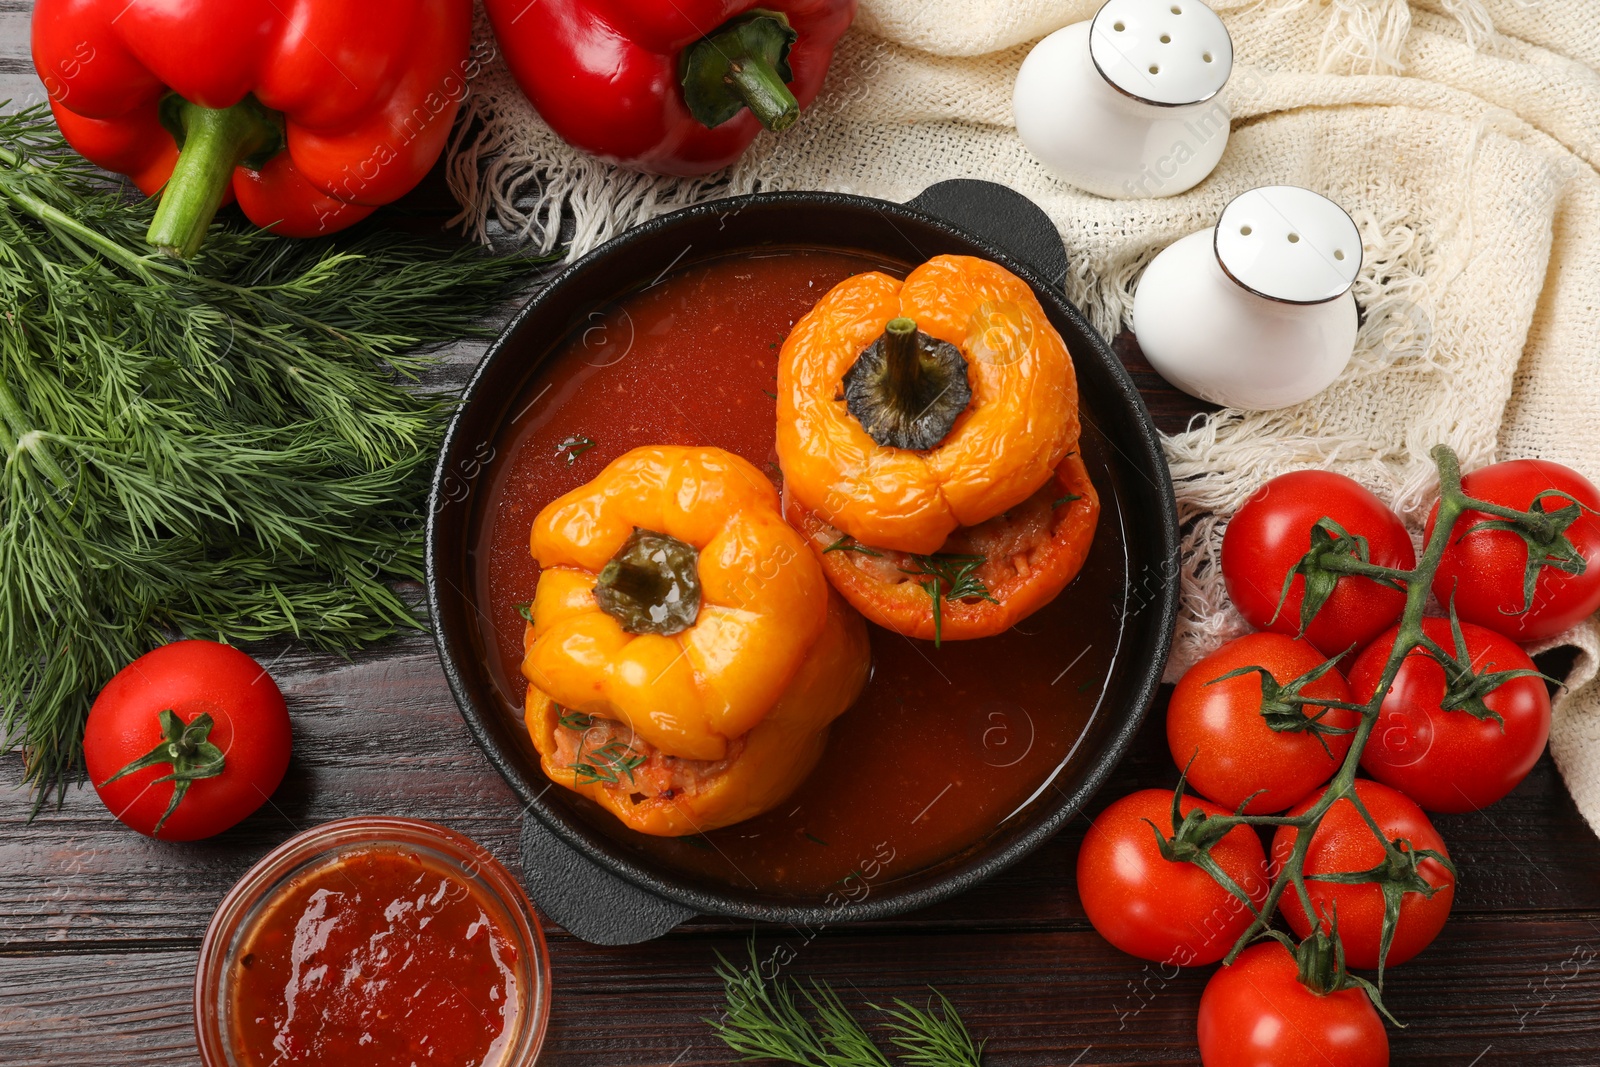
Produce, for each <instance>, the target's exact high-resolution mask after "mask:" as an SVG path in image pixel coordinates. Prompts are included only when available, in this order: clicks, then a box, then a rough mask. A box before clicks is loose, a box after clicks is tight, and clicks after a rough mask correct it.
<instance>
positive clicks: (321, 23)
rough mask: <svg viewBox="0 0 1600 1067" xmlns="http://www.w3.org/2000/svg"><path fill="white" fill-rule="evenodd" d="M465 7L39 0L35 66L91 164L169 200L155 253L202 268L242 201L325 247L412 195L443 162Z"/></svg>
mask: <svg viewBox="0 0 1600 1067" xmlns="http://www.w3.org/2000/svg"><path fill="white" fill-rule="evenodd" d="M471 24H472V4H471V0H384V2H383V3H382V4H374V3H371V2H370V0H134V2H132V3H130V2H129V0H38V3H37V4H36V5H35V6H34V9H33V62H34V66H35V67H36V68H37V69H38V71H39V75H40V77H41V78H43V79H44V83H45V87H46V89H47V90H48V91H49V93H50V106H51V109H52V110H53V111H54V112H55V118H56V123H57V125H59V126H60V127H61V132H62V133H63V134H65V135H66V138H67V140H68V142H70V143H71V144H72V146H73V147H74V148H76V149H77V150H78V151H79V152H81V153H83V155H84V156H85V157H87V158H88V159H89V160H90V161H91V162H93V163H95V164H97V165H99V166H101V167H104V168H106V169H107V170H113V171H117V172H119V173H122V174H127V175H129V176H131V177H132V178H133V180H134V181H135V182H136V183H137V184H138V186H139V188H140V189H142V190H143V191H144V192H145V193H146V194H148V195H154V194H155V193H156V192H157V191H160V190H164V191H163V192H162V197H161V204H160V206H159V208H158V209H157V211H156V216H155V221H154V223H153V224H152V225H151V228H150V242H151V243H152V244H154V245H156V246H157V247H159V248H162V249H163V250H165V251H168V252H171V253H173V254H175V255H183V256H188V255H193V254H194V252H195V251H196V250H197V249H198V248H199V247H200V243H201V241H202V240H203V239H204V238H205V232H206V228H207V226H208V225H209V224H210V222H211V218H212V216H213V215H215V213H216V211H217V209H218V208H219V207H220V206H222V204H224V203H225V202H227V201H230V200H232V199H234V198H237V199H238V201H239V206H240V207H241V208H243V209H244V213H245V214H246V215H247V216H249V218H250V220H251V221H252V222H254V223H255V224H256V225H257V226H262V227H268V226H270V227H272V228H273V230H274V232H276V233H281V234H286V235H288V236H292V237H309V236H314V235H316V234H321V233H329V232H332V231H334V230H339V229H343V228H344V227H346V226H349V225H351V224H352V223H354V222H356V221H358V220H360V219H362V218H364V217H365V216H367V215H368V214H370V213H371V212H372V211H373V210H374V208H376V207H377V206H378V205H380V204H387V203H389V202H390V201H392V200H395V199H397V198H399V197H400V196H403V195H404V194H405V193H406V192H408V191H410V189H411V188H412V187H413V186H415V185H416V184H417V182H418V181H420V180H421V178H422V177H423V175H425V174H427V172H428V170H429V168H430V167H432V166H433V163H434V161H435V160H437V159H438V158H439V153H440V152H441V151H442V150H443V149H444V144H445V140H446V138H447V137H448V136H449V133H450V126H451V123H452V122H453V121H454V119H455V114H456V109H457V107H458V106H459V105H460V102H461V99H462V98H463V97H464V96H465V95H466V79H467V76H468V75H469V73H470V69H469V67H470V64H469V62H468V56H467V46H468V43H469V38H470V35H471V29H472V26H471Z"/></svg>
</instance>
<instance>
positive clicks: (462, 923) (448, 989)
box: [232, 845, 517, 1067]
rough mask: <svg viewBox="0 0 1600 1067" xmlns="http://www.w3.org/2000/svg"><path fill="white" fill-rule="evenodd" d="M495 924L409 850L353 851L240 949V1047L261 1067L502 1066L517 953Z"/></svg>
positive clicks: (481, 903) (298, 885)
mask: <svg viewBox="0 0 1600 1067" xmlns="http://www.w3.org/2000/svg"><path fill="white" fill-rule="evenodd" d="M497 911H498V908H497V907H496V906H495V905H494V904H492V903H490V902H488V901H486V900H484V899H483V897H482V895H481V894H479V893H477V892H475V891H474V890H473V889H472V888H471V887H470V886H469V885H468V884H467V883H466V882H463V881H462V880H461V879H460V878H458V877H457V876H456V875H455V874H453V873H452V872H451V871H449V870H446V869H444V868H443V867H441V866H440V865H439V864H438V863H437V862H436V861H433V862H430V861H429V860H428V859H427V858H425V857H424V856H423V855H422V854H420V853H417V852H414V851H410V850H405V849H399V848H394V847H390V846H383V845H376V846H371V847H367V848H360V849H352V850H351V851H349V852H346V853H344V854H342V855H340V856H339V857H338V858H336V859H334V860H333V861H331V862H329V863H326V864H324V865H322V866H320V867H316V868H313V869H312V870H309V871H307V872H305V873H304V874H302V875H300V876H298V877H297V878H295V879H294V881H293V883H292V884H291V885H290V886H289V887H287V890H286V891H284V892H283V893H281V895H280V896H279V897H278V898H277V900H276V901H275V902H274V904H273V905H272V907H271V908H270V909H269V910H268V911H267V913H266V914H265V915H263V916H262V918H261V920H260V921H259V922H258V923H257V924H256V925H255V927H254V928H253V930H252V931H251V934H250V936H249V938H248V939H247V940H246V941H245V942H244V944H243V946H242V949H243V952H242V953H241V955H240V956H239V960H238V968H237V970H236V971H235V973H234V985H233V991H234V992H233V996H234V1002H233V1010H232V1017H233V1026H234V1033H235V1037H236V1043H237V1047H239V1048H242V1049H246V1050H248V1053H247V1054H248V1055H249V1057H250V1058H251V1062H252V1063H260V1064H263V1065H266V1064H293V1063H305V1064H332V1063H339V1064H350V1063H362V1064H371V1065H373V1067H378V1065H383V1064H395V1065H397V1067H404V1065H409V1064H417V1065H418V1067H421V1065H423V1064H441V1065H448V1067H479V1065H485V1064H495V1063H498V1062H499V1059H500V1055H501V1048H502V1046H503V1043H504V1038H505V1036H506V1029H507V1028H506V1023H507V1021H508V1020H507V1018H506V1016H507V1013H508V1012H514V1011H515V1010H516V1007H515V1005H516V997H517V989H516V985H517V977H516V963H517V947H516V945H515V944H513V943H512V941H511V939H510V938H509V937H508V936H507V934H506V930H505V926H504V921H503V919H501V918H500V917H499V916H498V915H497V914H496V912H497Z"/></svg>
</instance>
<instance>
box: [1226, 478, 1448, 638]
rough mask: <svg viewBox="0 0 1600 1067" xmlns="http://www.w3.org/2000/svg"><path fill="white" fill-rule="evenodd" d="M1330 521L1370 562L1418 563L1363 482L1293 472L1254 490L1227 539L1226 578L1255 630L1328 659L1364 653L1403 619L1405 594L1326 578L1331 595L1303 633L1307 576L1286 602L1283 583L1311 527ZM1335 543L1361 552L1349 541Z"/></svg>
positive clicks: (1364, 581)
mask: <svg viewBox="0 0 1600 1067" xmlns="http://www.w3.org/2000/svg"><path fill="white" fill-rule="evenodd" d="M1324 518H1326V519H1330V520H1332V521H1333V522H1335V523H1337V524H1338V526H1339V527H1340V528H1342V529H1343V530H1344V531H1345V533H1347V534H1349V535H1350V536H1351V537H1352V538H1356V537H1359V538H1364V539H1365V541H1366V546H1367V553H1368V561H1369V562H1371V563H1375V564H1377V565H1378V566H1381V567H1393V568H1396V569H1399V570H1410V569H1411V568H1413V567H1415V566H1416V565H1417V555H1416V550H1415V549H1413V548H1412V546H1411V538H1410V536H1409V535H1408V534H1407V533H1406V528H1405V524H1404V523H1402V522H1401V521H1400V518H1399V516H1397V515H1395V513H1394V512H1392V511H1390V510H1389V508H1388V507H1387V506H1386V505H1385V504H1384V503H1383V501H1381V500H1379V499H1378V498H1377V497H1375V496H1373V495H1372V494H1371V493H1370V492H1368V491H1367V490H1366V489H1364V488H1363V487H1362V486H1361V484H1360V483H1359V482H1356V481H1354V480H1352V479H1350V478H1346V477H1345V476H1344V475H1342V474H1334V473H1332V472H1330V471H1293V472H1291V473H1289V474H1284V475H1280V476H1279V477H1277V478H1274V479H1272V480H1271V481H1269V482H1267V483H1266V484H1265V485H1263V486H1262V487H1261V488H1260V489H1258V490H1256V493H1255V495H1254V496H1252V497H1251V498H1250V499H1249V500H1247V501H1246V502H1245V505H1244V507H1242V508H1240V509H1239V511H1238V512H1237V513H1236V514H1235V515H1234V516H1233V519H1232V520H1231V521H1230V522H1229V523H1228V529H1227V531H1226V532H1225V533H1224V534H1223V536H1222V578H1223V581H1224V582H1225V583H1226V584H1227V587H1228V596H1229V597H1231V598H1232V600H1233V603H1234V606H1235V607H1237V608H1238V609H1239V614H1241V615H1243V616H1244V617H1245V619H1246V620H1247V621H1248V622H1249V623H1250V625H1251V626H1254V627H1255V628H1256V629H1258V630H1271V631H1273V632H1274V633H1280V634H1299V635H1300V636H1302V637H1304V638H1305V639H1306V640H1307V641H1310V642H1311V643H1312V644H1313V645H1315V646H1316V647H1317V648H1318V649H1319V650H1321V651H1322V652H1323V653H1324V654H1326V655H1329V656H1342V655H1343V654H1344V653H1345V652H1347V651H1349V650H1351V649H1355V650H1357V651H1359V650H1360V649H1362V648H1364V647H1365V646H1366V644H1367V643H1368V642H1369V641H1371V640H1372V639H1373V638H1374V637H1376V636H1378V635H1379V634H1380V633H1382V632H1383V631H1384V630H1385V629H1387V628H1388V627H1389V626H1390V625H1392V624H1393V623H1394V622H1395V621H1396V620H1397V619H1399V618H1400V613H1401V612H1402V611H1404V610H1405V600H1406V595H1405V593H1404V592H1403V591H1402V590H1400V589H1396V588H1395V587H1393V586H1391V585H1385V584H1383V583H1381V582H1378V581H1375V580H1373V579H1371V578H1363V577H1358V576H1355V575H1348V574H1346V575H1338V576H1336V577H1335V576H1332V575H1328V576H1326V577H1325V579H1323V580H1325V581H1327V582H1328V584H1329V585H1331V591H1329V592H1328V595H1327V599H1326V600H1325V601H1324V602H1323V604H1322V607H1321V609H1320V610H1318V611H1317V613H1316V616H1315V618H1313V619H1312V620H1311V624H1310V625H1309V626H1307V627H1306V628H1305V632H1304V633H1303V634H1301V633H1300V624H1301V619H1300V609H1301V606H1302V604H1303V603H1304V601H1305V595H1306V576H1305V575H1303V574H1295V575H1294V579H1293V580H1292V581H1291V582H1290V583H1289V595H1288V596H1287V597H1284V595H1283V581H1284V578H1285V576H1287V575H1289V574H1291V573H1293V572H1294V569H1295V567H1297V566H1298V565H1299V564H1300V561H1301V560H1302V559H1303V558H1304V557H1305V556H1306V554H1307V553H1308V552H1309V551H1311V548H1312V542H1313V536H1312V528H1313V527H1314V526H1316V525H1317V523H1318V521H1319V520H1321V519H1324ZM1323 536H1324V538H1326V535H1323ZM1337 540H1338V541H1339V542H1340V543H1341V545H1342V546H1345V547H1349V548H1352V549H1353V548H1354V547H1355V545H1354V544H1352V543H1351V542H1350V541H1348V540H1346V539H1345V538H1342V537H1341V538H1338V539H1337ZM1280 598H1282V601H1283V607H1282V609H1281V610H1280V609H1279V607H1278V602H1279V600H1280Z"/></svg>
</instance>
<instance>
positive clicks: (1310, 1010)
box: [1199, 941, 1389, 1067]
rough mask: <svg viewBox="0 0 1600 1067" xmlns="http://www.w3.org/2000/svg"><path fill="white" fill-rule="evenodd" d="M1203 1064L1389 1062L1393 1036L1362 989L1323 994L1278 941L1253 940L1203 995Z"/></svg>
mask: <svg viewBox="0 0 1600 1067" xmlns="http://www.w3.org/2000/svg"><path fill="white" fill-rule="evenodd" d="M1199 1037H1200V1062H1201V1063H1203V1064H1204V1065H1205V1067H1324V1065H1329V1064H1336V1065H1337V1067H1388V1063H1389V1036H1388V1035H1387V1034H1386V1033H1384V1030H1383V1020H1382V1019H1380V1018H1379V1017H1378V1012H1377V1010H1376V1009H1375V1008H1373V1006H1372V1001H1371V1000H1369V999H1368V998H1367V994H1366V993H1365V992H1364V991H1363V990H1361V989H1359V988H1349V989H1341V990H1339V991H1337V992H1332V993H1323V994H1317V993H1313V992H1312V991H1311V990H1310V989H1308V988H1306V986H1305V985H1304V984H1302V983H1301V981H1300V979H1299V977H1298V969H1297V967H1296V964H1295V959H1294V957H1293V956H1291V955H1290V954H1289V950H1288V949H1286V948H1284V947H1283V946H1282V945H1280V944H1279V943H1278V942H1276V941H1266V942H1263V943H1261V944H1259V945H1251V946H1250V947H1249V948H1247V949H1245V950H1244V951H1243V952H1241V953H1239V956H1238V958H1237V959H1235V960H1234V961H1233V963H1232V964H1230V965H1229V966H1227V967H1223V968H1221V969H1220V970H1218V971H1217V973H1216V974H1214V975H1212V976H1211V981H1209V982H1207V983H1206V990H1205V992H1204V993H1202V994H1201V996H1200V1026H1199Z"/></svg>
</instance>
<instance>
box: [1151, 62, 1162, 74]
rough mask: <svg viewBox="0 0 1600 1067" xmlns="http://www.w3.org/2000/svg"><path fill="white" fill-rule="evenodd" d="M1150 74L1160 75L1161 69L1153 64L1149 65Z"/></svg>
mask: <svg viewBox="0 0 1600 1067" xmlns="http://www.w3.org/2000/svg"><path fill="white" fill-rule="evenodd" d="M1150 73H1151V74H1160V73H1161V68H1160V67H1158V66H1156V65H1155V64H1154V63H1152V64H1150Z"/></svg>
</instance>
